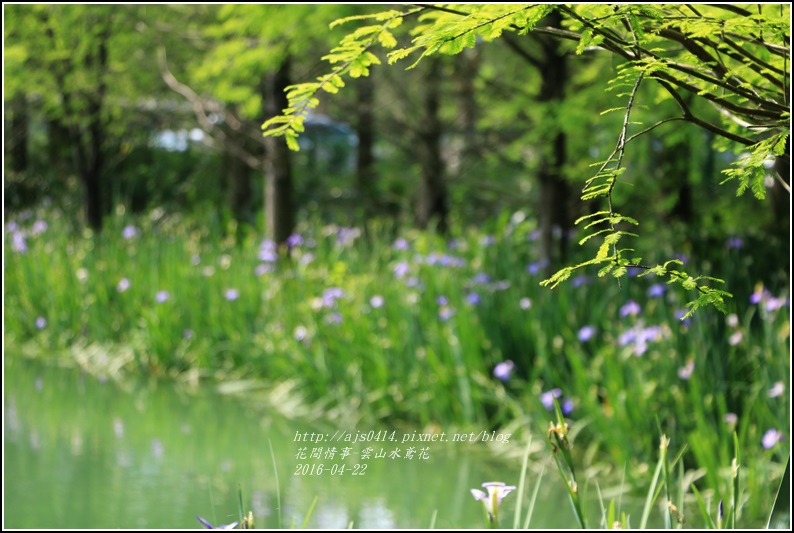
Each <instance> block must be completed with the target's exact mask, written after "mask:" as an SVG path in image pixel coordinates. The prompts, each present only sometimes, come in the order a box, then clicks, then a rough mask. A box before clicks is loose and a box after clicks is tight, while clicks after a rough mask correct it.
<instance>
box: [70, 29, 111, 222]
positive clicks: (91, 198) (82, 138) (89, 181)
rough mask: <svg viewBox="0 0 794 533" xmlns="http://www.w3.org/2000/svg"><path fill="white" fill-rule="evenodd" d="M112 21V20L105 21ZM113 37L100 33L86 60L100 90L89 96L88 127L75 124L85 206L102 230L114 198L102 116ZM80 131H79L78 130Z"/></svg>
mask: <svg viewBox="0 0 794 533" xmlns="http://www.w3.org/2000/svg"><path fill="white" fill-rule="evenodd" d="M105 23H106V24H108V21H105ZM109 38H110V33H109V31H108V30H106V31H104V32H102V33H100V34H99V36H98V43H97V49H96V55H92V54H88V55H87V56H86V59H85V64H86V68H87V70H88V71H89V72H91V71H92V70H93V71H94V72H95V73H96V77H97V87H96V91H95V92H94V93H93V94H92V95H90V96H89V99H88V113H87V116H88V121H89V122H88V129H87V131H85V132H81V131H80V127H79V126H74V127H73V131H74V134H75V135H76V136H77V137H78V139H77V143H78V168H79V169H80V176H81V178H82V181H83V188H84V195H83V208H84V212H85V218H86V222H87V223H88V226H89V227H90V228H91V229H93V230H94V231H96V232H99V231H101V229H102V219H103V218H104V216H105V215H106V214H108V213H109V212H110V199H109V198H106V194H107V191H106V190H105V184H104V183H103V181H104V180H103V173H104V170H105V151H104V146H103V144H104V137H105V127H104V126H105V124H104V123H103V118H102V107H103V105H104V101H105V95H106V93H107V82H106V80H105V71H106V69H107V65H108V48H107V42H108V39H109ZM75 130H76V131H75Z"/></svg>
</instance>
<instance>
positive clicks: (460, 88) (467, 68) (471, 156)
mask: <svg viewBox="0 0 794 533" xmlns="http://www.w3.org/2000/svg"><path fill="white" fill-rule="evenodd" d="M479 69H480V56H479V52H478V51H477V50H476V49H473V48H467V49H464V50H463V51H462V52H461V53H459V54H458V55H456V56H455V80H456V84H457V92H458V101H459V102H460V104H459V105H460V112H459V114H458V116H459V117H460V128H461V130H462V141H463V144H462V146H461V150H460V162H459V165H460V172H465V170H466V169H467V168H468V167H469V166H470V164H471V163H472V162H474V160H475V158H476V156H477V142H476V138H477V98H476V96H475V89H474V80H475V78H476V77H477V73H478V72H479Z"/></svg>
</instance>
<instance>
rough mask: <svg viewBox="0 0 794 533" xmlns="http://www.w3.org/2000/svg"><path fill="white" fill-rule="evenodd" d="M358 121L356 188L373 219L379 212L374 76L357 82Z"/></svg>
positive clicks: (366, 213) (367, 214) (368, 216)
mask: <svg viewBox="0 0 794 533" xmlns="http://www.w3.org/2000/svg"><path fill="white" fill-rule="evenodd" d="M356 104H357V108H356V109H357V111H358V112H357V116H356V118H357V121H356V134H357V135H358V147H357V151H356V188H357V189H358V195H359V198H360V199H361V203H362V205H363V209H364V216H365V217H366V218H370V217H372V215H374V214H376V213H377V212H378V211H379V210H378V205H377V203H378V199H377V197H376V193H375V189H376V188H375V180H376V174H375V154H374V152H373V148H374V144H375V83H374V82H373V80H372V76H371V75H370V76H367V77H363V78H359V79H358V80H356Z"/></svg>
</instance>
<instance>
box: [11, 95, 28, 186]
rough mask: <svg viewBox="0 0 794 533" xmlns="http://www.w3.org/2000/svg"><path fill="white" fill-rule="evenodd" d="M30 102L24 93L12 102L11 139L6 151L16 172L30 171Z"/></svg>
mask: <svg viewBox="0 0 794 533" xmlns="http://www.w3.org/2000/svg"><path fill="white" fill-rule="evenodd" d="M28 120H29V116H28V101H27V97H26V96H25V94H23V93H19V94H17V95H16V96H15V97H14V98H13V100H12V101H11V131H10V133H11V136H10V137H11V138H10V139H9V138H6V146H5V151H6V154H7V156H8V157H9V160H10V162H11V165H10V168H11V170H12V171H14V172H18V173H20V174H21V173H23V172H25V171H26V170H27V169H28Z"/></svg>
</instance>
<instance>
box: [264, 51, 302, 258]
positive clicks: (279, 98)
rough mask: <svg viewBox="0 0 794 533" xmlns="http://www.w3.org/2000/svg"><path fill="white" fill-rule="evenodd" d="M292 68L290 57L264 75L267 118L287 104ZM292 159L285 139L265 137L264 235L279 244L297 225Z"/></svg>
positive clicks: (277, 112) (279, 111) (276, 113)
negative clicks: (293, 193)
mask: <svg viewBox="0 0 794 533" xmlns="http://www.w3.org/2000/svg"><path fill="white" fill-rule="evenodd" d="M289 71H290V59H289V57H286V58H285V59H284V60H283V61H282V63H281V65H280V66H279V68H278V70H277V71H276V72H275V73H273V74H268V75H267V76H265V80H264V94H263V97H264V102H265V113H266V115H267V117H274V116H276V115H278V114H280V113H281V110H282V109H284V108H286V107H287V96H286V94H285V93H284V89H285V88H286V87H287V86H288V85H290V74H289ZM290 160H291V154H290V151H289V148H287V144H286V143H285V142H284V139H279V138H276V137H266V138H265V234H266V235H267V237H268V238H270V239H273V240H274V241H275V242H276V243H278V244H281V243H284V242H286V240H287V237H289V236H290V234H292V231H293V228H294V225H295V215H294V208H293V205H292V168H291V164H290Z"/></svg>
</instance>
